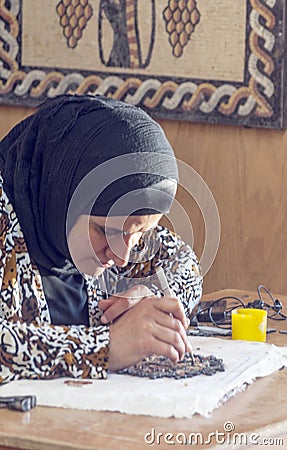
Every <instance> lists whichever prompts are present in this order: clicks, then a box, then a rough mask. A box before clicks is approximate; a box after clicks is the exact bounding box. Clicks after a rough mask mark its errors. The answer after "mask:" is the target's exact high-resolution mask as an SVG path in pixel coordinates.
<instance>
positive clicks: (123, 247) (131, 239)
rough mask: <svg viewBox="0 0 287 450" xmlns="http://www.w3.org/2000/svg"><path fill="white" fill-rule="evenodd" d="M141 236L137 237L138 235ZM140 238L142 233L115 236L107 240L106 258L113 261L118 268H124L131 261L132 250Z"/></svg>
mask: <svg viewBox="0 0 287 450" xmlns="http://www.w3.org/2000/svg"><path fill="white" fill-rule="evenodd" d="M137 234H138V235H139V236H136V235H137ZM139 237H140V233H133V234H129V235H127V236H123V235H122V234H115V235H113V236H110V237H109V238H108V239H107V243H108V248H107V250H106V256H107V258H109V259H113V260H114V262H115V264H116V265H117V266H121V267H124V266H126V265H127V264H128V262H129V260H130V253H131V249H132V248H133V247H134V246H135V245H136V243H137V242H138V240H139Z"/></svg>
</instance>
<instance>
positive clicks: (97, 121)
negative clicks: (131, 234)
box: [0, 95, 178, 323]
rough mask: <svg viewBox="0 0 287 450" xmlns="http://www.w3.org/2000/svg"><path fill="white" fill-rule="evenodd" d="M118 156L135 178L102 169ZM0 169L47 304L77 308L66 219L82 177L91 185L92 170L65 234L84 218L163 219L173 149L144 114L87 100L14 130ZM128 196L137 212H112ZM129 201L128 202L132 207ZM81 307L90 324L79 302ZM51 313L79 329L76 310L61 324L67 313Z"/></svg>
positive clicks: (67, 103) (65, 102)
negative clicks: (87, 215)
mask: <svg viewBox="0 0 287 450" xmlns="http://www.w3.org/2000/svg"><path fill="white" fill-rule="evenodd" d="M119 157H121V158H123V161H124V164H125V165H126V167H128V166H130V165H131V166H132V167H133V170H132V172H130V173H125V170H124V169H123V164H120V165H119V166H117V165H115V164H113V165H112V170H111V171H110V173H109V168H108V169H107V170H102V168H103V169H105V168H107V166H106V165H105V164H107V163H109V161H113V159H114V158H119ZM127 157H128V158H129V157H130V160H127V159H126V158H127ZM127 161H128V164H127ZM129 161H130V162H129ZM99 168H100V170H96V169H99ZM137 168H138V172H137V170H135V169H137ZM0 170H1V172H2V175H3V179H4V188H5V191H6V193H7V195H8V197H9V198H10V201H11V202H12V204H13V206H14V208H15V211H16V214H17V216H18V219H19V222H20V225H21V228H22V230H23V233H24V236H25V240H26V242H27V246H28V250H29V253H30V255H31V257H32V259H33V260H34V262H36V264H37V265H38V267H39V268H40V271H41V274H42V276H43V285H44V291H45V295H46V296H47V299H48V300H50V302H51V303H49V306H50V304H51V305H52V302H54V301H55V302H57V299H58V297H59V296H60V295H61V296H62V300H63V301H66V300H65V299H66V298H67V296H68V297H70V298H74V300H75V303H76V304H77V302H78V301H79V298H81V299H83V279H82V277H81V276H79V275H80V274H79V272H78V271H77V269H76V268H75V267H74V265H73V263H72V261H71V257H70V253H69V249H68V245H67V239H66V232H67V229H66V219H67V212H68V208H69V205H70V203H71V199H72V198H74V196H73V194H74V192H75V191H76V193H77V192H78V191H77V188H78V186H81V185H82V182H83V180H86V179H87V176H88V181H89V174H90V173H91V171H92V172H93V170H96V171H95V172H94V173H93V177H92V184H91V183H90V185H89V189H88V192H87V191H86V190H84V192H85V194H87V195H86V197H84V198H83V197H81V195H82V194H83V191H81V190H80V194H81V195H80V197H79V198H80V203H79V202H76V205H77V208H76V211H75V208H74V209H73V210H72V214H70V216H69V224H68V231H69V229H70V228H71V227H72V226H73V224H74V222H75V221H76V220H77V217H78V216H79V215H80V214H82V213H90V212H91V214H94V215H100V216H106V215H107V214H108V213H109V214H112V215H124V214H126V213H128V214H129V213H131V214H151V213H158V212H161V213H166V212H167V211H168V209H169V207H170V205H171V203H172V200H173V197H174V194H175V191H174V183H173V185H172V184H170V183H169V181H170V180H177V178H178V173H177V165H176V160H175V157H174V153H173V150H172V148H171V146H170V144H169V143H168V141H167V139H166V136H165V134H164V132H163V130H162V129H161V127H160V126H159V125H158V124H157V123H156V122H155V121H154V120H152V119H151V117H150V116H149V115H148V114H147V113H145V112H144V111H143V110H141V109H140V108H137V107H135V106H132V105H128V104H126V103H123V102H120V101H116V100H114V99H110V98H105V97H103V96H89V95H83V96H77V95H61V96H58V97H54V98H52V99H48V100H47V101H46V102H44V103H43V104H42V105H41V106H40V107H39V109H38V110H37V112H36V113H35V114H33V115H32V116H30V117H28V118H27V119H25V120H24V121H22V122H21V123H19V124H18V125H17V126H15V127H14V128H13V129H12V130H11V131H10V133H9V134H8V135H7V136H6V137H5V138H4V139H3V140H2V141H1V142H0ZM115 172H116V176H115ZM117 173H119V174H120V175H119V176H120V178H118V177H117ZM94 174H95V175H96V177H95V176H94ZM103 180H104V182H103ZM99 186H100V188H99ZM103 187H104V188H103ZM130 191H133V192H134V196H133V198H134V200H135V201H134V205H139V206H138V209H137V210H136V208H134V207H133V208H132V211H130V210H129V211H127V210H125V204H121V203H119V205H120V206H119V208H114V207H113V205H114V204H115V202H116V204H117V201H118V200H119V199H121V198H123V196H125V195H126V194H128V193H129V192H130ZM94 193H95V194H96V195H94ZM130 200H131V197H128V205H129V206H130V204H131V203H133V202H130ZM71 290H72V291H73V292H71ZM84 298H85V297H84ZM63 306H64V305H63ZM80 308H82V309H81V311H82V312H80V313H79V314H82V315H84V316H85V317H84V319H83V321H84V322H85V323H87V309H86V305H84V304H83V300H82V303H81V305H80ZM52 309H53V310H54V313H55V314H54V317H56V316H57V317H56V318H55V322H58V323H76V320H75V311H74V313H71V316H70V319H69V318H68V319H67V318H66V319H65V317H64V316H65V314H64V315H63V314H62V315H61V314H58V312H57V305H56V303H55V307H52ZM72 309H73V307H72ZM64 310H66V308H65V307H64ZM84 310H85V312H84V313H83V311H84ZM78 312H79V311H78ZM78 312H77V314H78ZM57 314H58V315H57ZM79 320H80V322H81V320H82V319H79ZM77 323H78V322H77Z"/></svg>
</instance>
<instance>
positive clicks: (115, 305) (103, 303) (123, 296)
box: [99, 285, 154, 324]
mask: <svg viewBox="0 0 287 450" xmlns="http://www.w3.org/2000/svg"><path fill="white" fill-rule="evenodd" d="M144 297H154V293H153V292H152V291H151V290H150V289H149V288H148V287H147V286H144V285H138V286H134V287H132V288H130V289H128V290H127V291H125V292H121V293H118V294H117V295H111V296H110V297H109V298H108V299H106V300H100V301H99V308H100V309H101V310H102V311H103V312H104V313H103V315H102V317H101V321H102V323H104V324H106V323H111V322H113V321H114V320H115V319H117V318H118V317H120V316H121V315H122V314H123V313H124V312H126V311H128V310H129V309H130V308H132V307H133V306H135V305H136V304H137V303H138V302H140V301H141V300H142V299H143V298H144Z"/></svg>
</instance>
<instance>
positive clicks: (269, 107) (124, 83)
mask: <svg viewBox="0 0 287 450" xmlns="http://www.w3.org/2000/svg"><path fill="white" fill-rule="evenodd" d="M21 4H22V1H21V0H9V1H6V0H0V103H3V104H15V105H27V106H37V105H38V104H39V103H41V102H42V101H43V100H44V99H45V98H46V97H52V96H55V95H58V94H61V93H67V92H70V93H76V94H87V93H89V94H103V95H106V96H111V97H114V98H116V99H119V100H123V101H125V102H127V103H131V104H134V105H138V106H141V107H142V108H144V109H145V110H147V111H148V112H150V114H151V115H153V116H155V117H158V118H167V119H168V118H171V119H179V120H187V121H194V122H210V123H229V124H235V125H246V126H262V127H275V128H284V127H285V116H284V114H285V107H284V106H285V105H284V92H283V79H284V78H283V77H284V70H285V67H284V51H283V50H282V49H283V48H284V26H285V14H286V6H285V3H284V2H282V1H281V0H247V10H248V17H247V29H246V55H245V58H246V60H245V81H244V83H243V84H242V85H240V84H239V83H233V84H232V83H226V82H222V83H220V82H218V81H217V82H212V81H208V82H206V81H202V82H198V80H197V82H195V81H193V80H192V79H185V80H182V79H178V78H177V79H170V77H162V78H161V79H159V77H154V78H151V77H149V78H147V77H144V76H142V75H141V76H134V75H132V76H131V75H125V76H119V75H117V74H113V73H112V72H111V73H110V74H108V75H104V76H103V75H102V74H101V75H100V74H97V73H96V72H75V71H68V70H65V71H64V70H63V71H62V70H57V69H55V70H52V71H49V70H44V69H43V68H39V69H32V70H31V69H30V68H25V67H21V65H20V56H21V43H20V27H21V23H20V20H21Z"/></svg>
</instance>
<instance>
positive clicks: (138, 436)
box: [0, 290, 287, 450]
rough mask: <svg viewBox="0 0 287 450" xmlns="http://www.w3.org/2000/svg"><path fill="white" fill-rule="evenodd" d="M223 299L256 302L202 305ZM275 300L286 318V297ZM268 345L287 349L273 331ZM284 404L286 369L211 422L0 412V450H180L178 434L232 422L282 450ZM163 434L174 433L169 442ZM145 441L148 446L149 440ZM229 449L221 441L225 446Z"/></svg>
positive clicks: (286, 420)
mask: <svg viewBox="0 0 287 450" xmlns="http://www.w3.org/2000/svg"><path fill="white" fill-rule="evenodd" d="M223 295H236V296H238V297H240V298H242V299H243V300H244V301H248V300H250V299H254V298H255V297H256V294H255V293H252V292H245V291H239V290H224V291H218V292H215V293H212V294H207V295H205V296H204V300H207V299H216V298H219V297H220V296H223ZM278 298H279V299H280V300H281V301H282V303H283V305H284V308H283V310H285V313H287V296H286V297H284V296H278ZM268 326H269V327H272V328H276V329H277V330H285V331H287V321H283V322H282V321H274V320H272V321H269V322H268ZM210 339H212V338H210ZM267 342H269V343H274V344H276V345H279V346H287V334H279V332H278V331H277V332H276V333H272V334H270V335H268V338H267ZM286 400H287V369H283V370H280V371H278V372H275V373H274V374H272V375H270V376H268V377H265V378H260V379H258V380H256V382H255V383H253V384H252V385H250V386H248V388H247V389H246V390H245V391H244V392H242V393H240V394H237V395H236V396H235V397H234V398H232V399H230V400H229V401H228V402H227V403H225V404H224V405H223V406H221V407H220V408H219V409H217V410H215V411H214V412H213V413H212V414H211V416H210V417H209V418H204V417H201V416H198V415H196V416H194V417H193V418H192V419H175V418H169V419H165V418H158V417H149V416H131V415H126V414H121V413H112V412H97V411H82V410H72V409H61V408H48V407H36V408H35V409H33V410H31V411H29V412H27V413H21V412H15V411H9V410H7V409H0V450H8V449H10V450H11V448H13V449H17V450H19V449H30V450H32V449H33V450H34V449H35V450H46V449H53V450H71V449H74V450H102V449H119V450H122V449H124V450H142V449H145V450H146V449H147V448H149V447H159V448H160V449H170V448H183V445H181V444H175V445H171V443H170V442H171V440H175V439H176V437H177V438H178V439H179V441H180V439H183V438H182V437H180V436H182V433H184V435H185V436H189V435H190V433H200V434H202V435H203V436H204V438H207V436H208V434H209V433H216V432H219V433H221V432H223V431H224V428H223V427H224V424H225V423H226V422H232V423H233V425H234V426H235V432H237V433H252V432H257V433H258V434H259V435H260V436H259V439H260V442H261V440H262V439H263V438H274V437H276V436H277V438H278V437H280V439H284V445H278V446H276V445H272V449H275V448H281V449H282V450H283V448H286V445H287V401H286ZM152 430H155V435H156V436H157V438H156V441H157V442H159V444H157V443H156V442H155V443H154V444H153V445H150V444H148V443H147V442H145V439H144V436H145V434H146V433H151V432H152ZM160 433H162V435H161V434H160ZM166 433H173V436H171V435H167V434H166ZM225 436H227V435H225ZM149 439H150V442H151V441H152V438H151V437H150V436H149ZM165 439H166V442H165ZM221 439H227V437H224V438H221ZM198 442H199V441H198ZM221 442H222V441H221ZM277 442H278V443H281V441H277ZM227 443H228V442H227V441H225V445H226V444H227ZM216 444H218V442H217V441H216V440H213V441H212V444H209V445H208V444H203V445H200V448H212V447H213V446H215V445H216ZM225 445H220V446H219V448H224V447H225ZM260 447H261V448H266V447H268V446H266V445H264V447H263V446H260ZM229 448H230V447H229ZM254 448H256V447H254ZM257 448H258V445H257Z"/></svg>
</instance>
